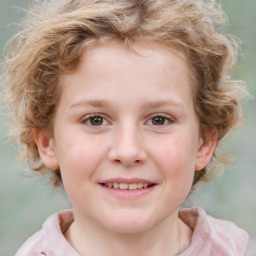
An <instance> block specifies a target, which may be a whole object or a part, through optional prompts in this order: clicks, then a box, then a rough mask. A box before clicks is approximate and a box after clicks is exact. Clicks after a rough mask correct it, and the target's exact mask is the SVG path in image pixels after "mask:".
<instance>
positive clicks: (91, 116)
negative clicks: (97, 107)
mask: <svg viewBox="0 0 256 256" xmlns="http://www.w3.org/2000/svg"><path fill="white" fill-rule="evenodd" d="M93 117H102V118H103V119H104V120H105V121H106V122H107V124H109V123H110V122H109V121H108V119H107V118H106V117H105V116H104V114H101V113H93V114H88V115H85V116H83V117H82V118H81V121H80V123H81V124H86V122H87V121H89V120H90V118H93ZM107 124H102V125H99V126H96V125H92V124H87V125H88V126H89V127H95V128H100V127H102V126H105V125H107Z"/></svg>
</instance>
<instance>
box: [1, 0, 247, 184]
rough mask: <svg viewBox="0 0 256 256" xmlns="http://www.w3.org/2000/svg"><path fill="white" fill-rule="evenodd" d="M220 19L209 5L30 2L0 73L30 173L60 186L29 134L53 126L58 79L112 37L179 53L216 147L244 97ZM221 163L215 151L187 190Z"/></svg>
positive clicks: (191, 1)
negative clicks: (155, 44)
mask: <svg viewBox="0 0 256 256" xmlns="http://www.w3.org/2000/svg"><path fill="white" fill-rule="evenodd" d="M226 21H227V18H226V15H225V14H224V13H223V11H222V9H221V7H220V6H219V5H218V4H217V3H216V2H215V1H214V0H208V1H207V0H205V1H203V0H119V1H116V0H45V1H39V0H37V1H34V5H33V6H32V7H31V9H30V10H29V11H28V12H27V16H26V18H25V19H24V20H23V22H22V23H21V25H22V28H21V30H20V32H19V33H18V34H17V35H16V36H14V37H13V38H12V39H11V40H10V41H9V43H8V45H7V48H6V56H5V73H4V75H3V76H2V85H3V94H4V99H5V100H6V102H8V103H9V105H10V108H11V110H12V111H13V114H14V122H15V123H14V126H13V129H12V136H13V137H14V138H15V139H18V141H19V145H20V149H21V156H22V157H23V158H25V159H27V160H28V164H29V165H30V167H31V168H32V169H33V170H35V171H37V172H40V173H41V174H45V173H47V172H49V173H51V174H52V175H51V180H52V182H53V183H54V185H55V186H58V185H60V184H61V176H60V171H59V170H55V171H54V170H49V169H48V168H47V167H46V166H45V165H44V163H43V162H42V161H41V159H40V156H39V152H38V149H37V145H36V143H35V141H34V139H33V135H32V130H33V129H34V128H37V129H50V130H51V129H52V120H53V119H54V115H55V111H56V108H57V105H58V101H59V98H60V95H61V89H60V86H58V81H59V78H60V76H61V75H62V74H64V73H67V72H72V71H73V70H74V69H75V68H76V67H77V65H78V64H79V62H80V58H81V56H82V55H83V52H84V51H85V49H86V47H88V46H90V45H93V44H95V43H98V42H107V41H111V40H119V41H121V42H123V43H124V44H127V45H129V46H131V47H132V45H133V43H134V42H135V41H141V40H143V41H147V40H148V41H155V42H160V43H162V44H165V45H167V46H174V47H178V48H179V49H182V51H184V52H185V54H186V57H187V60H188V63H189V66H190V68H191V71H192V72H191V73H192V74H193V78H194V82H193V85H194V87H195V89H194V90H193V92H194V107H195V110H196V113H197V115H198V117H199V120H200V125H201V130H202V131H204V130H205V129H207V128H210V129H212V130H214V131H215V132H216V133H217V135H218V138H217V140H218V142H219V141H220V140H221V139H222V138H223V137H224V136H225V135H226V133H227V132H228V131H229V130H230V128H232V127H233V126H234V125H235V124H237V123H238V122H239V121H240V120H241V119H242V117H243V116H242V107H241V97H242V95H244V93H246V89H245V87H244V85H243V83H242V82H241V81H236V80H233V79H232V74H231V71H232V68H233V66H234V65H235V64H236V61H237V59H236V56H237V49H238V47H237V43H236V40H235V39H233V37H231V36H230V35H227V34H225V32H223V30H222V28H223V26H222V25H223V24H225V23H226ZM224 160H225V159H224ZM221 161H222V162H223V159H221V158H220V157H219V156H217V155H216V153H215V154H214V156H213V158H212V160H211V164H210V165H211V168H208V167H207V168H204V169H203V170H202V171H199V172H198V171H197V172H195V177H194V182H193V185H195V184H196V183H197V182H198V181H206V180H209V178H210V177H212V176H214V175H216V173H217V170H219V163H220V162H221Z"/></svg>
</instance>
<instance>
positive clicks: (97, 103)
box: [70, 99, 184, 108]
mask: <svg viewBox="0 0 256 256" xmlns="http://www.w3.org/2000/svg"><path fill="white" fill-rule="evenodd" d="M110 105H111V102H109V101H106V100H81V101H78V102H75V103H74V104H72V105H71V106H70V108H74V107H83V106H91V107H109V106H110ZM164 106H172V107H177V108H182V107H183V106H184V104H183V103H182V102H179V101H176V100H173V99H164V100H157V101H154V100H153V101H148V102H145V103H144V104H143V106H142V107H143V108H158V107H164Z"/></svg>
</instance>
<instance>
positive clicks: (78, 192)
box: [34, 42, 216, 256]
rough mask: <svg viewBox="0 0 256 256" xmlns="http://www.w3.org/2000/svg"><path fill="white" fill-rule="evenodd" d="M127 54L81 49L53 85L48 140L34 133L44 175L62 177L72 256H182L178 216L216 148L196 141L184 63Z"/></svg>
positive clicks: (116, 46)
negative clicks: (56, 90) (55, 101)
mask: <svg viewBox="0 0 256 256" xmlns="http://www.w3.org/2000/svg"><path fill="white" fill-rule="evenodd" d="M135 48H136V51H137V52H138V53H140V54H136V53H135V52H134V51H132V50H130V49H128V47H126V46H124V45H123V44H122V43H119V42H112V43H105V44H102V45H97V46H94V47H91V48H89V49H87V51H86V53H85V55H84V56H83V58H82V59H81V62H80V65H79V66H78V68H77V69H76V70H75V71H74V72H73V73H72V74H69V75H63V76H62V77H61V79H60V86H62V93H61V98H60V102H59V105H58V107H57V112H56V116H55V120H54V127H53V134H54V135H53V136H52V135H51V134H49V133H48V132H47V131H45V130H37V129H35V130H34V138H35V141H36V143H37V145H38V149H39V152H40V156H41V158H42V160H43V161H44V163H45V165H46V166H48V167H49V168H50V169H53V170H54V169H57V168H60V170H61V175H62V179H63V184H64V187H65V190H66V191H67V194H68V196H69V198H70V200H71V203H72V209H73V212H74V222H73V224H72V225H71V226H70V228H69V229H68V231H67V232H66V233H65V236H66V239H67V240H68V241H69V242H70V244H71V245H72V246H73V248H74V249H75V250H76V251H77V252H78V253H79V254H80V255H81V256H83V255H95V256H98V255H107V256H108V255H124V256H126V255H129V256H130V255H138V256H139V255H140V256H143V255H161V256H165V255H168V256H170V255H176V254H178V253H181V252H182V251H184V250H185V249H186V248H187V247H188V246H189V245H190V242H191V236H192V231H191V230H190V228H189V227H187V226H186V225H185V223H183V222H182V221H181V220H179V218H178V209H179V206H180V205H181V204H182V202H183V201H184V200H185V198H186V197H187V195H188V193H189V191H190V189H191V185H192V182H193V175H194V171H195V170H196V171H198V170H201V169H203V168H204V167H205V166H206V165H207V164H208V163H209V161H210V159H211V156H212V154H213V151H214V149H215V146H216V140H215V139H214V138H216V137H215V135H214V134H212V135H211V136H208V138H207V140H203V138H202V136H201V135H200V129H199V120H198V117H197V115H196V113H195V110H194V108H193V98H192V90H193V86H192V84H191V74H190V70H189V67H188V65H187V60H186V57H185V55H184V54H183V53H182V52H180V51H178V50H175V49H174V48H170V47H166V46H163V45H161V44H158V43H148V42H147V43H143V42H141V43H137V44H135ZM107 183H109V184H110V185H109V186H110V187H107V186H106V185H107ZM114 183H117V184H118V188H114V187H113V186H114ZM120 183H123V184H124V186H129V184H130V186H131V187H130V188H131V189H130V190H129V189H127V188H126V189H121V188H120V186H121V185H120ZM134 184H135V187H136V188H137V189H135V190H134V189H132V187H133V186H134ZM141 184H146V187H147V186H148V187H147V188H145V187H143V188H140V186H141Z"/></svg>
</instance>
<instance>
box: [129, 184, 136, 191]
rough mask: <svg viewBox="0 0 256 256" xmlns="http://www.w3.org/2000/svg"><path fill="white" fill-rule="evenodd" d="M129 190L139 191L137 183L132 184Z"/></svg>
mask: <svg viewBox="0 0 256 256" xmlns="http://www.w3.org/2000/svg"><path fill="white" fill-rule="evenodd" d="M129 189H132V190H134V189H137V184H136V183H132V184H129Z"/></svg>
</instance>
